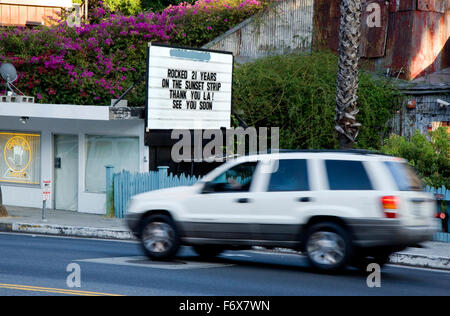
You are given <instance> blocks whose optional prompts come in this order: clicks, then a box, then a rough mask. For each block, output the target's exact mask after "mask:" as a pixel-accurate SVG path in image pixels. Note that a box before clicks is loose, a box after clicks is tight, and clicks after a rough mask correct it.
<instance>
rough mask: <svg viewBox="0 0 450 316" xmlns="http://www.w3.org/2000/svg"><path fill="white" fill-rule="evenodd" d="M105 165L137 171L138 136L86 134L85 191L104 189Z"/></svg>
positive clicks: (117, 170)
mask: <svg viewBox="0 0 450 316" xmlns="http://www.w3.org/2000/svg"><path fill="white" fill-rule="evenodd" d="M106 165H112V166H114V168H115V172H120V171H122V170H127V171H130V172H138V171H139V138H138V137H110V136H86V192H93V193H103V192H105V191H106V179H105V178H106V169H105V166H106Z"/></svg>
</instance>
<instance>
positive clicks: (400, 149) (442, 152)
mask: <svg viewBox="0 0 450 316" xmlns="http://www.w3.org/2000/svg"><path fill="white" fill-rule="evenodd" d="M382 151H383V152H385V153H387V154H390V155H394V156H397V157H402V158H404V159H406V160H408V161H409V164H410V165H411V166H412V167H414V168H415V169H416V170H417V172H418V174H419V176H420V177H421V178H422V179H423V181H424V182H425V183H426V184H427V185H429V186H431V187H434V188H440V187H441V186H442V185H444V186H445V187H446V188H450V160H449V155H450V135H449V134H448V132H447V129H446V128H445V127H440V128H438V129H437V130H436V131H434V132H431V135H430V140H428V139H427V137H426V136H425V135H422V134H421V133H420V132H419V131H416V132H415V134H414V135H413V136H412V137H411V140H407V139H406V138H405V137H403V136H398V135H392V136H391V137H389V139H387V140H386V144H385V145H384V146H383V147H382Z"/></svg>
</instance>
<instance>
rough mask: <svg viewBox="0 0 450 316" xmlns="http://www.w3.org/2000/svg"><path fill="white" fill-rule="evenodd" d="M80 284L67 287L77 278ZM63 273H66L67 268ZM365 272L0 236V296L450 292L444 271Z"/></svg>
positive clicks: (291, 260) (293, 261)
mask: <svg viewBox="0 0 450 316" xmlns="http://www.w3.org/2000/svg"><path fill="white" fill-rule="evenodd" d="M73 263H75V264H76V265H78V266H79V268H80V273H79V276H80V278H79V280H80V287H69V286H68V283H67V280H68V279H69V281H70V282H72V283H70V282H69V284H72V285H73V282H74V281H76V280H78V279H77V278H76V276H75V277H74V274H73V273H76V271H77V270H76V269H75V270H73V269H72V268H73V265H72V266H69V265H70V264H73ZM68 266H69V267H71V269H69V270H67V268H68ZM368 274H369V273H362V272H359V271H356V270H352V269H349V270H348V271H346V272H345V273H343V274H341V275H327V274H320V273H316V272H314V271H312V270H311V269H310V267H309V266H308V264H307V262H306V260H305V258H303V257H301V256H298V255H294V254H287V255H286V254H275V253H261V252H257V251H235V252H233V251H228V252H225V253H223V254H222V255H221V256H220V257H219V258H217V260H215V261H213V262H211V261H205V260H202V259H201V258H199V257H198V256H196V255H195V254H194V253H193V251H192V250H191V249H190V248H189V247H184V248H182V249H181V251H180V253H179V257H178V259H177V261H175V262H165V263H155V262H151V261H149V260H147V259H146V258H144V257H143V256H142V253H141V251H140V249H139V246H138V244H137V243H134V242H119V241H107V240H94V239H80V238H60V237H46V236H33V235H20V234H7V233H2V234H0V295H2V296H5V295H97V294H98V295H165V296H166V295H168V296H171V295H176V296H185V295H188V296H210V295H215V296H216V295H217V296H241V295H242V296H278V295H287V296H291V295H450V272H446V271H433V270H426V269H416V268H406V267H400V266H387V267H385V268H384V269H383V270H382V273H381V287H379V288H369V287H368V286H367V283H366V279H367V276H368Z"/></svg>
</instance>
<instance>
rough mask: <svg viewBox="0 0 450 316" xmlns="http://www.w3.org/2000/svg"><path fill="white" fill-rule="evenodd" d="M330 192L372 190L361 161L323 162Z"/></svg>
mask: <svg viewBox="0 0 450 316" xmlns="http://www.w3.org/2000/svg"><path fill="white" fill-rule="evenodd" d="M325 166H326V169H327V175H328V184H329V186H330V190H372V184H371V183H370V180H369V177H368V175H367V172H366V170H365V169H364V166H363V164H362V162H361V161H348V160H325Z"/></svg>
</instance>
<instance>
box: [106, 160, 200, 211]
mask: <svg viewBox="0 0 450 316" xmlns="http://www.w3.org/2000/svg"><path fill="white" fill-rule="evenodd" d="M168 168H169V167H158V171H150V172H145V173H130V172H129V171H122V172H120V173H114V168H113V167H112V166H107V167H106V169H107V171H106V179H107V180H106V181H107V182H106V183H107V212H108V214H109V215H113V214H114V217H117V218H124V217H125V214H126V210H127V204H128V201H129V200H130V199H131V197H132V196H134V195H137V194H140V193H144V192H149V191H153V190H159V189H165V188H172V187H177V186H183V185H192V184H194V183H195V182H197V181H198V180H199V178H197V177H190V176H184V175H182V176H174V175H172V174H168V173H167V170H168Z"/></svg>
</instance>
